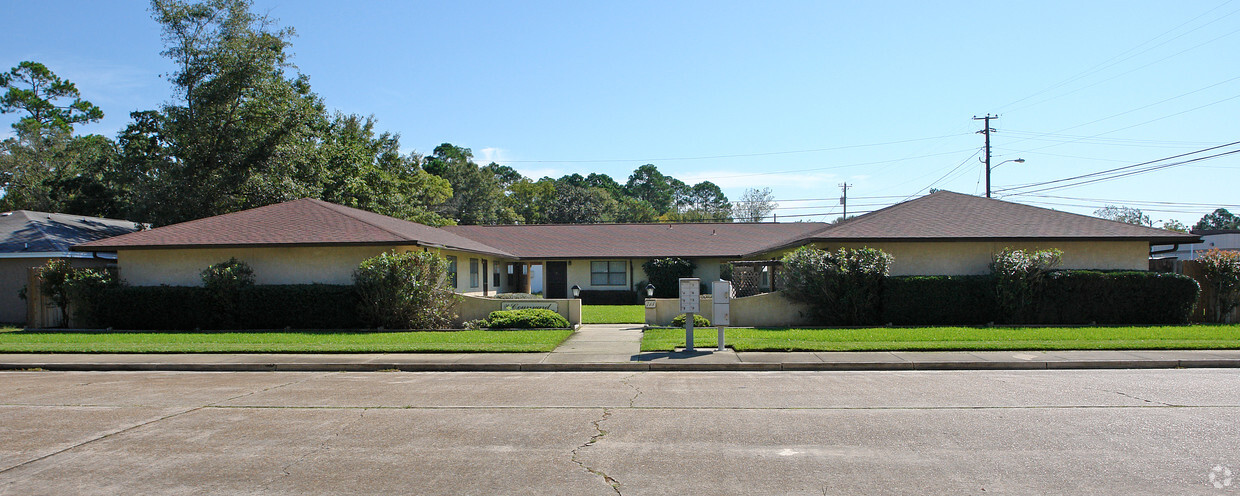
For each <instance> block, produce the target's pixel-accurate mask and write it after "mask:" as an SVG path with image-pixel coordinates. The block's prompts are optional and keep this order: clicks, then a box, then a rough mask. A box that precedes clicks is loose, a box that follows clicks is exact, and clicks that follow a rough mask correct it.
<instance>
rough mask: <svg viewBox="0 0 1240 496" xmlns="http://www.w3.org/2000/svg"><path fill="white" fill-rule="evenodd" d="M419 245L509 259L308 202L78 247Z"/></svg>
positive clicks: (408, 225) (461, 241)
mask: <svg viewBox="0 0 1240 496" xmlns="http://www.w3.org/2000/svg"><path fill="white" fill-rule="evenodd" d="M349 244H355V245H375V244H416V245H419V246H429V247H443V248H451V249H456V250H462V251H470V252H478V253H484V254H493V255H500V256H507V255H508V254H507V253H504V252H503V251H500V250H497V249H495V248H493V247H491V246H488V245H486V244H484V243H481V242H478V241H474V240H471V239H468V238H463V237H461V236H457V235H455V234H452V233H450V232H447V231H444V230H442V229H438V228H434V227H430V226H426V225H422V224H418V223H416V222H409V221H406V220H401V219H396V218H392V217H388V216H386V215H380V214H376V213H373V212H367V211H365V210H359V209H356V208H350V207H346V206H343V205H337V204H334V203H329V202H325V201H322V200H316V199H312V198H305V199H301V200H293V201H289V202H284V203H276V204H273V205H267V206H264V207H258V208H252V209H249V210H242V211H240V212H233V213H229V214H224V215H217V216H214V217H207V218H204V219H198V220H192V221H189V222H182V223H180V224H172V225H169V226H163V227H158V228H155V229H151V230H148V231H140V232H136V233H133V234H127V235H124V236H119V237H116V238H111V239H106V240H101V241H95V242H91V243H85V244H82V245H78V246H77V248H76V249H80V250H87V251H96V250H114V249H124V248H133V249H137V248H173V247H180V248H184V247H223V246H281V245H284V246H299V245H349Z"/></svg>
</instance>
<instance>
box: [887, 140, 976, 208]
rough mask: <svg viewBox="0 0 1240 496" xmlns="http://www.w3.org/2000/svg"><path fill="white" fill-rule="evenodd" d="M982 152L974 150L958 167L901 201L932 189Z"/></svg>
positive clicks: (901, 201) (902, 201)
mask: <svg viewBox="0 0 1240 496" xmlns="http://www.w3.org/2000/svg"><path fill="white" fill-rule="evenodd" d="M981 152H982V150H981V149H978V150H977V151H975V152H973V154H972V155H969V156H968V157H967V158H965V159H964V161H963V162H960V164H959V165H957V166H956V167H953V168H952V170H950V171H947V174H943V177H940V178H938V179H936V180H935V181H934V182H932V183H930V184H928V185H926V187H924V188H921V189H919V190H917V191H915V192H913V194H911V195H908V196H906V197H904V199H903V200H900V203H904V202H906V201H908V200H909V198H912V197H914V196H917V195H919V194H921V192H922V191H925V190H927V189H930V188H932V187H934V185H936V184H938V183H939V181H942V180H943V179H944V178H946V177H947V176H950V175H951V174H952V173H953V172H956V171H957V170H959V169H960V168H961V167H964V164H967V163H969V161H970V160H973V157H976V156H977V154H979V153H981Z"/></svg>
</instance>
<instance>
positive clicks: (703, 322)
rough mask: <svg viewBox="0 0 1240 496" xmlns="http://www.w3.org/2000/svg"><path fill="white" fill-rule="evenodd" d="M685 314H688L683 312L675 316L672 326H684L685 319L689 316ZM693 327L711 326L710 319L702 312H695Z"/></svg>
mask: <svg viewBox="0 0 1240 496" xmlns="http://www.w3.org/2000/svg"><path fill="white" fill-rule="evenodd" d="M685 315H686V314H683V313H682V314H680V315H677V316H675V317H673V318H672V327H684V326H685V320H686V319H687V318H688V317H685ZM693 327H710V319H708V318H706V317H703V316H701V315H700V314H696V313H695V314H693Z"/></svg>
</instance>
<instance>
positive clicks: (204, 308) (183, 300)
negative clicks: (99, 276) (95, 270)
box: [96, 286, 216, 330]
mask: <svg viewBox="0 0 1240 496" xmlns="http://www.w3.org/2000/svg"><path fill="white" fill-rule="evenodd" d="M96 308H97V309H98V312H97V316H98V325H100V326H102V327H111V328H114V329H133V330H187V329H210V328H212V327H214V326H215V322H216V319H215V311H214V309H213V308H212V305H211V298H210V294H209V293H208V292H207V290H206V289H204V288H198V287H189V286H122V287H116V288H108V289H104V290H103V291H100V292H99V300H98V304H97V306H96Z"/></svg>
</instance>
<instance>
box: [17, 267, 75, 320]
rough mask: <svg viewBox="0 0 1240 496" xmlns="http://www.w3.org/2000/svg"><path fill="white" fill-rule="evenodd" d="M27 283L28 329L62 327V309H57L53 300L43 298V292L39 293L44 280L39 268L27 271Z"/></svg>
mask: <svg viewBox="0 0 1240 496" xmlns="http://www.w3.org/2000/svg"><path fill="white" fill-rule="evenodd" d="M26 281H27V282H26V327H27V328H30V329H43V328H47V327H62V325H61V324H63V323H62V322H61V321H60V308H58V307H56V305H55V304H53V303H52V300H50V299H49V298H47V297H45V296H43V292H42V291H39V286H40V285H41V284H42V283H43V279H40V278H39V268H38V267H31V268H29V269H26ZM70 315H72V314H70ZM70 320H72V319H70Z"/></svg>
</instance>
